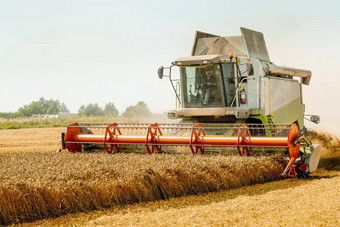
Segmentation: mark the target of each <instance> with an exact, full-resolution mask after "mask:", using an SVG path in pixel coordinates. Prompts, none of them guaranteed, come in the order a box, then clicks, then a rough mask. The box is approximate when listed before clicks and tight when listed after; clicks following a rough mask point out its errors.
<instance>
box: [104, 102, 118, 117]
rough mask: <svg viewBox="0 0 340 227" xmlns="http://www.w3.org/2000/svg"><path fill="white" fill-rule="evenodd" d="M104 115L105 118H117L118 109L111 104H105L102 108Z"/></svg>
mask: <svg viewBox="0 0 340 227" xmlns="http://www.w3.org/2000/svg"><path fill="white" fill-rule="evenodd" d="M103 112H104V115H105V116H107V117H117V116H118V115H119V111H118V109H117V108H116V107H115V105H114V104H113V103H112V102H109V103H106V105H105V108H104V111H103Z"/></svg>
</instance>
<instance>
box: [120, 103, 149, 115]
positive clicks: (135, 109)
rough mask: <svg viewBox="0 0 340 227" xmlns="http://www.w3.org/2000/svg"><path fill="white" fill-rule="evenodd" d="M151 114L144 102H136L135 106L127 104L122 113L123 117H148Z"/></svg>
mask: <svg viewBox="0 0 340 227" xmlns="http://www.w3.org/2000/svg"><path fill="white" fill-rule="evenodd" d="M150 114H151V112H150V110H149V108H148V106H147V105H146V103H145V102H142V101H140V102H138V103H137V105H135V106H129V107H127V108H126V110H125V112H124V113H123V114H122V115H123V117H129V118H138V117H149V116H150Z"/></svg>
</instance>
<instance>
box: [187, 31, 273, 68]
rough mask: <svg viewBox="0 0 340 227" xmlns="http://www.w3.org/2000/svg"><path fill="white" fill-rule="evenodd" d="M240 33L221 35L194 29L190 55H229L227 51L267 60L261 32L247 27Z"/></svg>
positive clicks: (235, 54)
mask: <svg viewBox="0 0 340 227" xmlns="http://www.w3.org/2000/svg"><path fill="white" fill-rule="evenodd" d="M241 33H242V35H241V36H225V37H221V36H217V35H213V34H209V33H205V32H200V31H196V35H195V41H194V45H193V48H192V53H191V55H192V56H197V55H229V53H233V54H234V56H236V57H250V58H257V59H259V60H263V61H268V62H269V61H270V59H269V55H268V51H267V47H266V43H265V41H264V37H263V34H262V33H261V32H257V31H253V30H250V29H247V28H241Z"/></svg>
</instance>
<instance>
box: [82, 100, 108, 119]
mask: <svg viewBox="0 0 340 227" xmlns="http://www.w3.org/2000/svg"><path fill="white" fill-rule="evenodd" d="M78 113H79V115H82V116H103V115H104V112H103V109H102V108H101V107H100V106H99V105H98V104H97V103H95V104H92V103H90V104H88V105H87V106H84V105H82V106H81V107H80V108H79V110H78Z"/></svg>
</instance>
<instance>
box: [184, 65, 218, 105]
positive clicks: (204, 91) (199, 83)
mask: <svg viewBox="0 0 340 227" xmlns="http://www.w3.org/2000/svg"><path fill="white" fill-rule="evenodd" d="M181 81H182V94H183V104H184V107H201V106H211V107H217V106H224V100H223V95H222V86H221V76H220V69H219V67H218V65H213V66H187V67H181Z"/></svg>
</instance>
